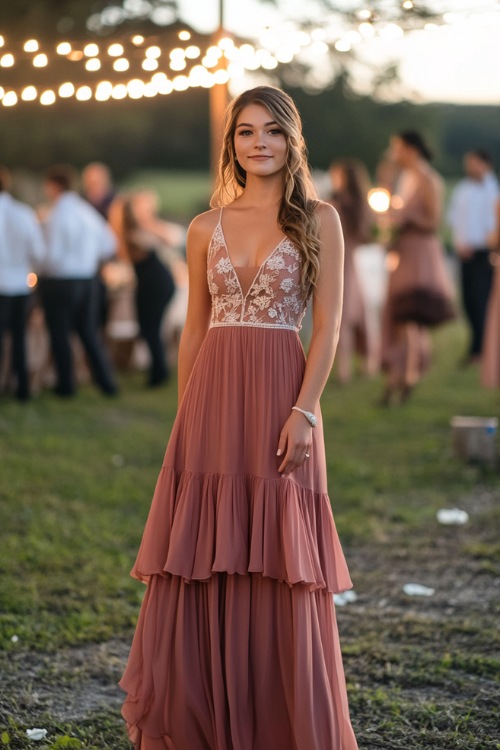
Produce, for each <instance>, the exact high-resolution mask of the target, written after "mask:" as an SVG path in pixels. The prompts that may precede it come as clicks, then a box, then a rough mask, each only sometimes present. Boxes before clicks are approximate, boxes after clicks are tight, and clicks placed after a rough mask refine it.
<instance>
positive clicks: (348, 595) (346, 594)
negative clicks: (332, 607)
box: [333, 591, 358, 607]
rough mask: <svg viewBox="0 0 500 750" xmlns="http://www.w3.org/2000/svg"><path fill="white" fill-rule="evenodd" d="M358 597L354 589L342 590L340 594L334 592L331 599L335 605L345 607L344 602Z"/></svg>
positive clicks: (349, 602) (352, 600)
mask: <svg viewBox="0 0 500 750" xmlns="http://www.w3.org/2000/svg"><path fill="white" fill-rule="evenodd" d="M357 599H358V595H357V594H356V592H355V591H343V592H342V593H341V594H334V595H333V601H334V602H335V604H336V605H337V607H345V605H346V604H351V602H355V601H357Z"/></svg>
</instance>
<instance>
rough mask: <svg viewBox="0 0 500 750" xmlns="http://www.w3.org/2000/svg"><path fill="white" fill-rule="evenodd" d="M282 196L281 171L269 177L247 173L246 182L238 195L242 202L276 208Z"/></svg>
mask: <svg viewBox="0 0 500 750" xmlns="http://www.w3.org/2000/svg"><path fill="white" fill-rule="evenodd" d="M282 197H283V176H282V173H281V172H278V173H277V174H274V175H270V176H269V177H259V176H256V175H251V174H249V175H247V184H246V186H245V189H244V191H243V193H242V195H241V197H240V201H241V202H242V203H247V204H251V205H253V206H257V207H262V208H271V207H272V206H276V208H277V207H278V206H279V204H280V203H281V199H282Z"/></svg>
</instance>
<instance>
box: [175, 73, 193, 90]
mask: <svg viewBox="0 0 500 750" xmlns="http://www.w3.org/2000/svg"><path fill="white" fill-rule="evenodd" d="M172 83H173V86H174V89H175V90H176V91H186V89H188V88H189V80H188V78H187V76H175V78H174V80H173V81H172Z"/></svg>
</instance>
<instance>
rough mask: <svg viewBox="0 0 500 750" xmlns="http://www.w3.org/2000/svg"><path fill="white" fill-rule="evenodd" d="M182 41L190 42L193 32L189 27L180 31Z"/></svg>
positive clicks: (179, 35)
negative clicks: (188, 29)
mask: <svg viewBox="0 0 500 750" xmlns="http://www.w3.org/2000/svg"><path fill="white" fill-rule="evenodd" d="M177 36H178V37H179V39H180V40H181V42H188V41H189V40H190V39H191V34H190V32H189V31H187V29H184V30H183V31H179V33H178V35H177Z"/></svg>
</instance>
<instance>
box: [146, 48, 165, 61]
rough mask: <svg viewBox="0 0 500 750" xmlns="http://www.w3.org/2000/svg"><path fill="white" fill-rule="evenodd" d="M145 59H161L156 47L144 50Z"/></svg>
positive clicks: (159, 51)
mask: <svg viewBox="0 0 500 750" xmlns="http://www.w3.org/2000/svg"><path fill="white" fill-rule="evenodd" d="M146 57H150V58H153V59H156V58H158V57H161V49H160V48H159V47H157V46H156V45H155V46H153V47H148V48H147V50H146Z"/></svg>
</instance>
